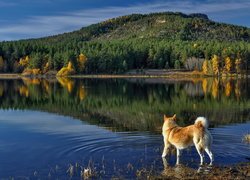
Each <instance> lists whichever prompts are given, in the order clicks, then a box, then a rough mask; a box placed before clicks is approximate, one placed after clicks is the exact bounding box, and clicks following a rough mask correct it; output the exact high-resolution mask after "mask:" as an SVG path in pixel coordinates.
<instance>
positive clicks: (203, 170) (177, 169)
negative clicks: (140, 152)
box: [162, 156, 212, 179]
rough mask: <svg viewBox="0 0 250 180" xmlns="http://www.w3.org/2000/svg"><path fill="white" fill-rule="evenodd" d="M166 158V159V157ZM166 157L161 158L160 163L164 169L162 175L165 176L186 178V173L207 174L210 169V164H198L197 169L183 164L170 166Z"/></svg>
mask: <svg viewBox="0 0 250 180" xmlns="http://www.w3.org/2000/svg"><path fill="white" fill-rule="evenodd" d="M166 158H167V159H166ZM166 158H162V163H163V166H164V169H163V171H162V175H163V176H166V177H175V178H177V179H183V178H188V175H190V174H192V175H195V174H208V173H209V172H210V171H211V170H212V166H211V165H207V166H206V165H200V166H199V167H198V169H194V168H190V167H188V166H185V165H183V164H178V165H175V166H170V165H169V164H168V161H167V160H169V156H167V157H166Z"/></svg>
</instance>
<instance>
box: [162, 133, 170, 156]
mask: <svg viewBox="0 0 250 180" xmlns="http://www.w3.org/2000/svg"><path fill="white" fill-rule="evenodd" d="M169 148H170V143H169V142H168V141H167V140H166V138H164V149H163V152H162V156H161V157H163V158H164V157H166V155H167V154H168V150H169Z"/></svg>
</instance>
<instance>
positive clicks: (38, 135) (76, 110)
mask: <svg viewBox="0 0 250 180" xmlns="http://www.w3.org/2000/svg"><path fill="white" fill-rule="evenodd" d="M249 86H250V80H249V79H245V80H233V79H220V80H217V79H190V80H188V81H170V80H165V79H66V78H59V79H50V80H41V79H18V80H0V179H3V178H11V177H14V178H28V177H29V178H41V179H45V178H49V177H50V178H52V179H55V178H59V179H62V178H63V179H65V178H70V176H72V178H76V179H79V177H80V172H81V169H84V168H88V167H89V168H91V169H92V170H93V171H95V173H96V174H97V176H98V177H102V178H111V177H124V178H129V179H130V178H135V177H136V171H137V170H141V169H143V168H146V169H153V170H154V171H156V172H160V171H162V170H163V168H164V167H163V162H162V158H161V153H162V149H163V140H162V136H161V132H160V131H161V125H162V121H163V114H164V113H165V114H169V115H172V114H174V113H176V114H177V118H178V122H179V124H180V125H183V126H184V125H189V124H192V123H193V122H194V120H195V119H196V117H197V116H205V117H207V118H208V119H209V121H210V129H209V130H210V132H211V133H212V135H213V138H214V143H213V152H214V155H215V165H227V164H232V163H238V162H249V161H250V153H249V152H250V145H249V144H247V143H245V142H243V141H242V139H243V136H244V135H245V134H247V133H249V132H250V92H249V91H248V89H249V88H250V87H249ZM175 160H176V158H175V156H174V155H173V156H171V157H170V159H168V163H169V164H170V165H171V166H174V164H175ZM208 161H209V160H208V157H206V162H208ZM181 163H182V164H184V165H186V166H188V167H191V168H198V164H199V156H198V154H197V152H196V150H195V149H194V148H189V149H187V150H184V151H183V154H182V156H181ZM70 167H74V168H73V171H70Z"/></svg>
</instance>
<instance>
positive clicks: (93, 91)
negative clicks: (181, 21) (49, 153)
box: [0, 78, 250, 131]
mask: <svg viewBox="0 0 250 180" xmlns="http://www.w3.org/2000/svg"><path fill="white" fill-rule="evenodd" d="M249 82H250V80H249V79H229V78H222V79H212V78H207V79H193V80H192V79H191V80H189V81H185V82H184V81H182V82H180V81H168V80H163V81H155V82H154V83H151V82H147V79H132V80H125V79H68V78H58V79H48V80H47V79H28V78H24V79H22V80H0V106H1V108H2V109H7V108H15V109H16V108H17V109H34V110H41V111H48V112H54V113H59V114H63V115H69V116H73V117H77V118H79V119H83V120H87V121H89V122H90V123H94V124H98V125H101V126H106V127H109V128H112V129H115V130H119V129H120V130H153V131H154V130H158V129H159V128H160V126H161V123H162V115H163V114H164V113H166V114H170V115H171V114H173V113H176V114H177V116H178V117H179V119H180V123H182V124H188V123H191V122H192V121H193V120H194V119H195V118H196V116H198V115H202V116H206V117H208V118H209V119H210V121H211V124H212V125H218V124H228V123H241V122H245V121H247V120H249V119H250V118H249V117H250V113H249V112H250V92H248V87H249Z"/></svg>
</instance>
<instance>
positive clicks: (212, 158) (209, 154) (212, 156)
mask: <svg viewBox="0 0 250 180" xmlns="http://www.w3.org/2000/svg"><path fill="white" fill-rule="evenodd" d="M205 151H206V153H207V155H208V156H209V158H210V165H213V161H214V155H213V153H212V151H211V150H210V148H205Z"/></svg>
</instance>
